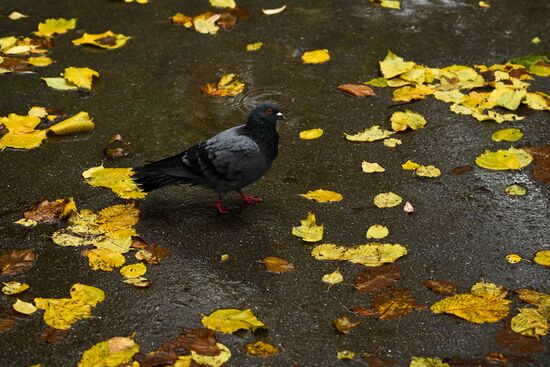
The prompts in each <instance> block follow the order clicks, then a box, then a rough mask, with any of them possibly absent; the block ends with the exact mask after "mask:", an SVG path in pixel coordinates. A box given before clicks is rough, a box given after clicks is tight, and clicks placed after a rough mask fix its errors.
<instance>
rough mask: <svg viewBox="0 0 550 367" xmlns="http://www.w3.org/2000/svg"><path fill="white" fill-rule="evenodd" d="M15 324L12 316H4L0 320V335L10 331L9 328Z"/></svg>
mask: <svg viewBox="0 0 550 367" xmlns="http://www.w3.org/2000/svg"><path fill="white" fill-rule="evenodd" d="M15 323H16V321H15V318H14V317H13V316H6V317H2V318H0V334H1V333H5V332H6V331H9V330H11V328H12V327H13V326H14V325H15Z"/></svg>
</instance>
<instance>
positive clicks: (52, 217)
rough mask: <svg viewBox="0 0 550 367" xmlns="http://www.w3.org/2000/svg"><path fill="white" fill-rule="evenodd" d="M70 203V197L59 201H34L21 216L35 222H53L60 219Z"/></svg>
mask: <svg viewBox="0 0 550 367" xmlns="http://www.w3.org/2000/svg"><path fill="white" fill-rule="evenodd" d="M71 203H72V204H74V202H73V201H72V200H70V199H64V200H61V201H57V200H55V201H49V200H42V201H40V202H38V203H36V204H35V205H34V206H33V207H32V208H31V209H29V210H27V211H26V212H25V213H24V214H23V216H24V217H25V219H32V220H35V221H37V222H42V223H53V222H55V221H57V220H58V219H61V217H62V216H63V213H64V212H65V208H66V207H67V205H69V204H71Z"/></svg>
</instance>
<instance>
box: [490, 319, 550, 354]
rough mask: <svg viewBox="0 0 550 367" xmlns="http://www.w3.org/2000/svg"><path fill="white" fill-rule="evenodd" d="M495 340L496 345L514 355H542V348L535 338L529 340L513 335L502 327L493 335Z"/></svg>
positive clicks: (519, 335)
mask: <svg viewBox="0 0 550 367" xmlns="http://www.w3.org/2000/svg"><path fill="white" fill-rule="evenodd" d="M495 340H496V341H497V343H498V344H500V345H501V346H503V347H504V348H506V349H509V350H510V351H512V352H514V353H542V352H544V347H543V346H542V344H541V343H540V341H538V340H537V339H536V338H530V337H528V336H523V335H521V334H518V333H515V332H514V331H512V329H510V328H509V327H508V325H506V326H504V327H503V328H502V329H501V330H499V331H498V332H497V333H496V335H495Z"/></svg>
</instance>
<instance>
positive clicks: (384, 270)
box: [355, 265, 401, 292]
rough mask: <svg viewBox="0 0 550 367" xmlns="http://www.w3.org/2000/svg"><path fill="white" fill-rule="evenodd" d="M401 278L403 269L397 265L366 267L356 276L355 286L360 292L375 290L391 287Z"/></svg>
mask: <svg viewBox="0 0 550 367" xmlns="http://www.w3.org/2000/svg"><path fill="white" fill-rule="evenodd" d="M399 279H401V269H399V267H398V266H395V265H385V266H379V267H374V268H365V269H364V270H362V271H361V272H359V274H357V276H356V277H355V288H357V290H358V291H360V292H375V291H378V290H380V289H383V288H386V287H391V286H392V285H394V284H395V283H397V282H398V281H399Z"/></svg>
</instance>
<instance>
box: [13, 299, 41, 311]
mask: <svg viewBox="0 0 550 367" xmlns="http://www.w3.org/2000/svg"><path fill="white" fill-rule="evenodd" d="M12 307H13V309H14V310H15V311H17V312H19V313H22V314H23V315H31V314H33V313H35V312H36V307H35V306H34V305H33V304H32V303H29V302H23V301H21V300H20V299H17V301H15V303H14V304H13V305H12Z"/></svg>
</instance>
